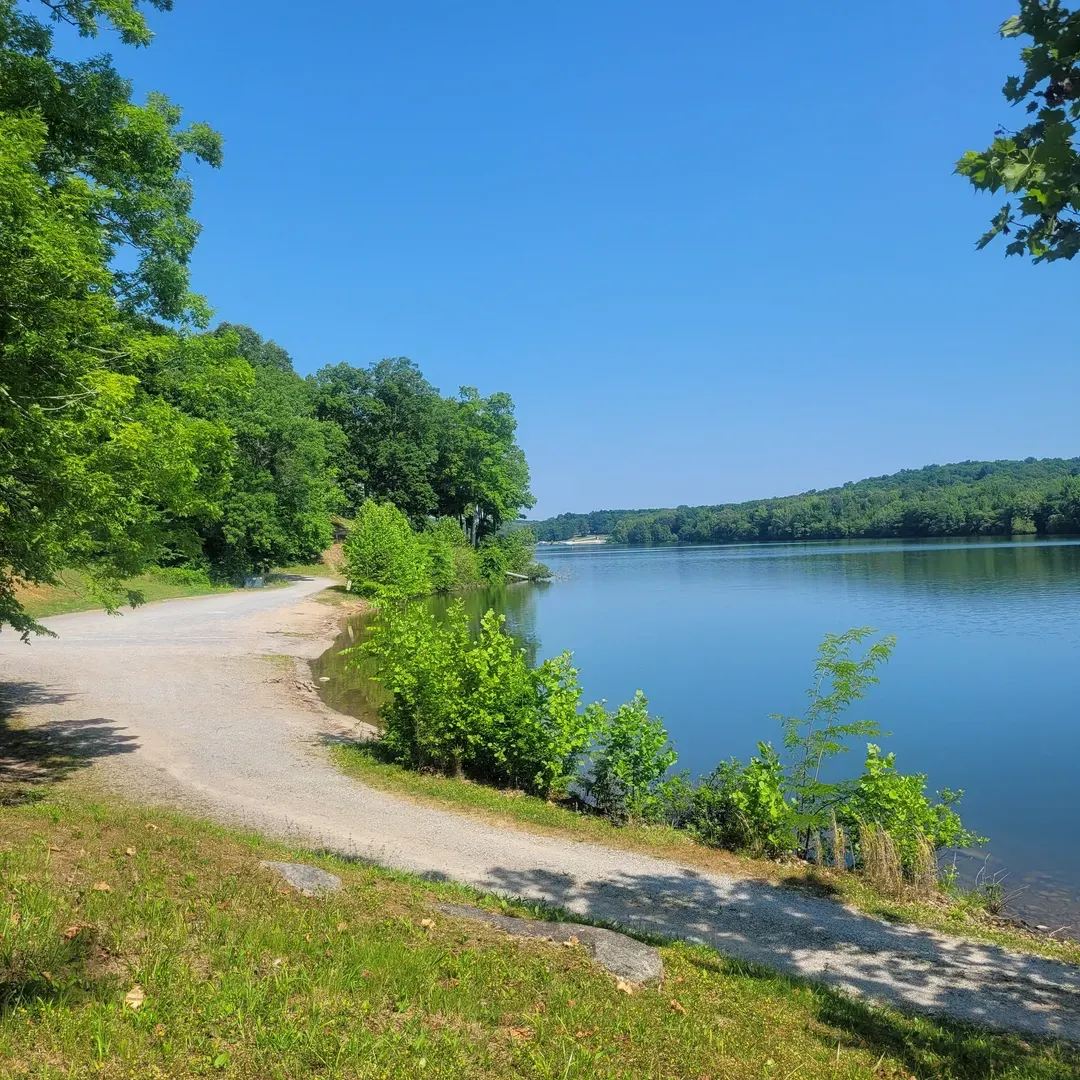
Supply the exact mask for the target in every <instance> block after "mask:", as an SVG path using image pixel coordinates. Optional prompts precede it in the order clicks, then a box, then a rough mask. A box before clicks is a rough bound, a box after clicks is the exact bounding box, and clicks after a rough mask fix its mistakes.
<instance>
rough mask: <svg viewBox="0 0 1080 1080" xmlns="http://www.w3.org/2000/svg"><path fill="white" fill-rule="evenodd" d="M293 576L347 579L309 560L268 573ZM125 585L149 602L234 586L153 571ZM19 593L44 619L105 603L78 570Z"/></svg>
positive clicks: (272, 581)
mask: <svg viewBox="0 0 1080 1080" xmlns="http://www.w3.org/2000/svg"><path fill="white" fill-rule="evenodd" d="M292 575H300V576H304V577H325V578H331V579H332V580H334V581H336V582H340V581H342V580H343V578H342V577H341V573H340V569H339V567H338V566H337V565H336V564H327V563H305V564H303V565H297V566H283V567H279V568H278V569H276V570H274V571H272V572H271V573H270V574H269V575H268V579H267V584H268V585H270V586H271V587H272V586H275V585H285V584H288V580H289V577H290V576H292ZM124 588H126V589H132V590H134V591H136V592H139V593H142V597H143V602H144V603H148V604H149V603H152V602H153V601H155V600H175V599H178V598H180V597H185V596H205V595H207V594H209V593H219V592H231V591H232V589H233V586H232V585H211V584H208V583H198V582H197V583H193V584H187V583H180V582H177V581H171V580H169V579H168V578H167V577H160V576H158V575H157V574H154V573H153V572H151V573H148V574H140V575H139V576H138V577H133V578H130V579H129V580H127V581H125V582H124ZM16 596H17V598H18V600H19V602H20V603H21V604H22V606H23V608H24V609H25V610H26V612H27V614H28V615H30V616H31V617H32V618H35V619H44V618H48V617H49V616H51V615H66V614H68V613H70V612H73V611H93V610H95V609H100V608H101V606H102V605H101V601H100V600H98V599H96V598H95V597H94V596H93V595H92V594H91V591H90V588H89V582H88V580H87V577H86V575H85V574H83V573H81V572H80V571H78V570H65V571H64V572H63V573H62V574H61V575H60V581H59V584H57V585H24V586H21V587H20V588H19V589H17V590H16ZM125 608H126V605H125ZM125 608H122V609H121V610H125Z"/></svg>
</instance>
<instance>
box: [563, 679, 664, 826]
mask: <svg viewBox="0 0 1080 1080" xmlns="http://www.w3.org/2000/svg"><path fill="white" fill-rule="evenodd" d="M585 712H586V715H587V716H589V727H591V728H592V729H593V730H595V731H596V733H597V735H596V743H595V746H594V747H593V750H592V752H591V755H590V757H591V759H592V767H591V771H590V774H589V775H588V777H586V778H584V780H583V787H584V788H585V792H586V794H587V795H588V796H589V797H590V798H591V799H592V801H593V803H594V804H595V805H596V808H597V809H598V810H599V811H600V812H601V813H602V814H604V815H605V816H606V817H609V818H611V819H612V820H613V821H617V822H624V821H641V820H650V819H656V818H658V817H659V816H661V815H662V812H663V806H664V788H663V786H662V785H663V781H664V777H665V776H666V775H667V772H668V770H669V769H670V768H671V766H672V765H674V764H675V761H676V759H677V757H678V755H677V754H676V752H675V748H674V747H673V746H672V745H671V742H670V741H669V740H668V734H667V731H666V730H665V728H664V725H663V721H662V720H661V719H660V718H659V717H651V716H650V715H649V702H648V699H647V698H646V697H645V695H644V694H643V693H642V692H641V691H640V690H638V691H637V693H636V694H634V698H633V700H632V701H628V702H625V703H624V704H622V705H620V706H619V707H618V709H616V710H615V712H608V711H607V710H606V709H605V708H604V706H603V704H602V703H600V702H595V703H593V704H592V705H590V706H589V707H588V708H587V709H586V710H585ZM590 714H591V715H590Z"/></svg>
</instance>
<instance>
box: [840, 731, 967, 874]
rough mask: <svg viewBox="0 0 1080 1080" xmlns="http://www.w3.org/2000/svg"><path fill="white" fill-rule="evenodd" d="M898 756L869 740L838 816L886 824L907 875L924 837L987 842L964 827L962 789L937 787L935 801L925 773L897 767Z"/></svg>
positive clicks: (935, 841)
mask: <svg viewBox="0 0 1080 1080" xmlns="http://www.w3.org/2000/svg"><path fill="white" fill-rule="evenodd" d="M895 758H896V755H895V754H882V752H881V748H880V747H879V746H875V745H874V743H869V744H868V745H867V747H866V764H865V765H864V767H863V773H862V776H860V777H859V779H858V780H857V781H856V782H855V784H854V785H853V787H852V789H851V792H850V794H849V795H848V796H847V797H846V798H845V799H844V800H843V802H842V803H840V805H839V806H838V808H837V817H839V818H841V819H842V820H843V821H844V823H845V824H847V825H848V826H850V827H854V829H855V830H856V831H857V829H858V827H859V825H860V823H862V822H866V823H869V824H872V825H878V826H880V827H881V828H883V829H884V830H885V831H886V832H887V833H888V834H889V835H890V836H891V837H892V840H893V843H894V844H895V845H896V850H897V854H898V855H899V857H900V863H901V866H902V868H903V870H904V872H905V873H908V874H910V873H912V872H913V871H914V869H915V866H916V863H917V861H918V858H919V850H920V845H921V843H922V842H924V841H929V843H930V844H931V845H932V846H933V847H934V849H935V850H939V849H941V848H946V847H970V846H971V845H973V844H980V843H984V842H985V841H984V840H983V838H982V837H979V836H976V835H975V834H974V833H973V832H970V831H969V830H968V829H965V828H964V826H963V823H962V822H961V821H960V815H959V814H957V813H956V810H955V809H954V807H955V806H956V804H957V803H958V802H959V801H960V799H961V798H962V796H963V794H964V793H963V792H962V791H950V790H948V789H947V788H946V789H945V790H943V791H941V792H939V797H940V799H941V801H940V802H936V803H935V802H933V801H932V800H931V799H930V798H928V797H927V795H926V776H925V775H924V774H923V773H911V774H908V775H905V774H903V773H901V772H899V771H898V770H897V768H896V760H895Z"/></svg>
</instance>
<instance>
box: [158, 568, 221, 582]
mask: <svg viewBox="0 0 1080 1080" xmlns="http://www.w3.org/2000/svg"><path fill="white" fill-rule="evenodd" d="M150 574H151V576H152V577H155V578H157V579H158V580H159V581H167V582H168V583H169V584H170V585H211V584H212V582H211V580H210V574H209V571H207V570H206V568H205V567H202V566H156V567H154V569H153V570H151V571H150Z"/></svg>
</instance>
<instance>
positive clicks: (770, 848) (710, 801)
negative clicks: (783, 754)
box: [686, 743, 796, 856]
mask: <svg viewBox="0 0 1080 1080" xmlns="http://www.w3.org/2000/svg"><path fill="white" fill-rule="evenodd" d="M758 754H759V755H760V756H759V757H752V758H751V759H750V761H749V762H748V763H747V764H745V765H744V764H743V763H742V762H740V761H738V760H737V759H735V758H732V759H731V760H730V761H724V762H721V763H720V764H719V765H718V766H717V767H716V769H715V770H714V771H713V772H712V773H710V774H709V775H708V776H706V777H704V778H703V779H702V781H701V783H700V784H699V785H698V786H697V787H696V788H695V789H694V792H693V799H692V802H691V809H690V815H689V819H688V821H687V826H686V827H687V828H688V829H689V830H690V831H691V832H693V833H694V834H695V835H696V836H697V837H698V838H699V839H701V840H703V841H704V842H705V843H707V844H713V845H714V846H716V847H726V848H733V849H735V850H746V851H752V852H754V853H756V854H759V855H770V856H776V855H782V854H785V853H787V852H789V851H791V850H793V848H794V847H795V825H796V814H795V807H794V806H793V805H792V803H790V802H789V801H788V799H787V798H786V795H785V791H786V784H787V781H786V778H785V775H784V767H783V765H781V763H780V755H779V754H778V753H777V752H776V751H775V750H774V749H773V747H772V746H771V744H769V743H758Z"/></svg>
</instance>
